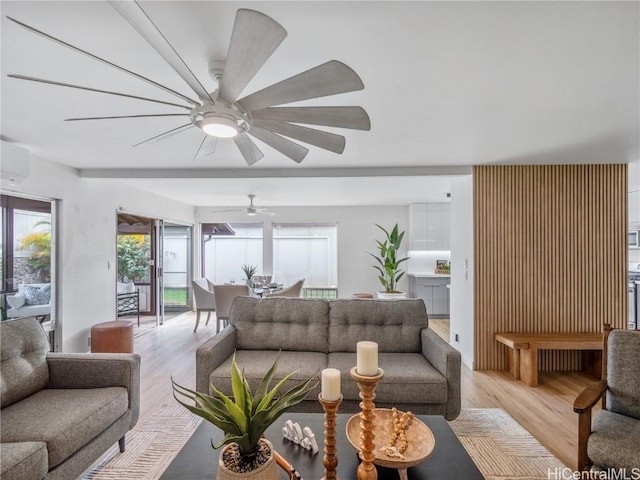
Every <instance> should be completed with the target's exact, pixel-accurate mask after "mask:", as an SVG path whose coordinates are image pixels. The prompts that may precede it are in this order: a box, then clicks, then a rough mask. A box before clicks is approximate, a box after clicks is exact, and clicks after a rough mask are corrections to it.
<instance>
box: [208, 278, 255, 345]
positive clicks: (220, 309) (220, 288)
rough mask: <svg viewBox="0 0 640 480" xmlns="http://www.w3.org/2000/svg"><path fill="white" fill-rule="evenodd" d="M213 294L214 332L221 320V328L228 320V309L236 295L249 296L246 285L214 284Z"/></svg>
mask: <svg viewBox="0 0 640 480" xmlns="http://www.w3.org/2000/svg"><path fill="white" fill-rule="evenodd" d="M213 294H214V296H215V297H216V306H217V308H216V333H218V331H219V330H218V327H219V326H220V320H222V328H224V327H225V326H226V325H227V323H228V322H229V311H230V310H231V304H232V303H233V299H234V298H236V297H243V296H249V286H248V285H214V286H213Z"/></svg>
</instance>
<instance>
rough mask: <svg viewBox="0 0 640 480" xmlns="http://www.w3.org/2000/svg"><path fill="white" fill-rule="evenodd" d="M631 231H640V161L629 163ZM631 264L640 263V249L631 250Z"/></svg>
mask: <svg viewBox="0 0 640 480" xmlns="http://www.w3.org/2000/svg"><path fill="white" fill-rule="evenodd" d="M627 180H628V182H629V205H628V209H629V229H639V228H640V223H638V218H640V159H638V160H636V161H635V162H630V163H629V171H628V176H627ZM629 263H640V249H629Z"/></svg>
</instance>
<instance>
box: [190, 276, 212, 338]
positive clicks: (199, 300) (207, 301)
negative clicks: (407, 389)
mask: <svg viewBox="0 0 640 480" xmlns="http://www.w3.org/2000/svg"><path fill="white" fill-rule="evenodd" d="M191 285H192V287H193V298H194V300H195V302H196V312H197V314H196V326H195V328H194V329H193V331H194V332H195V331H196V330H197V329H198V325H200V313H201V312H207V322H206V323H205V325H209V319H210V318H211V312H213V311H215V309H216V297H215V296H214V294H213V292H211V291H209V288H208V285H207V279H206V278H201V279H199V280H192V281H191Z"/></svg>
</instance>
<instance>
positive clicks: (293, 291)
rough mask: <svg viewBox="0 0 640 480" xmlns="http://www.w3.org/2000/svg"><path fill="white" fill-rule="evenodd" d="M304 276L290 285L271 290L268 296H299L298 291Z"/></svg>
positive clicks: (302, 283)
mask: <svg viewBox="0 0 640 480" xmlns="http://www.w3.org/2000/svg"><path fill="white" fill-rule="evenodd" d="M304 280H305V279H304V278H303V279H302V280H298V281H297V282H296V283H294V284H293V285H291V286H290V287H287V288H284V289H282V290H279V291H276V292H273V293H272V294H271V295H269V296H270V297H294V298H299V297H300V293H301V292H302V285H304Z"/></svg>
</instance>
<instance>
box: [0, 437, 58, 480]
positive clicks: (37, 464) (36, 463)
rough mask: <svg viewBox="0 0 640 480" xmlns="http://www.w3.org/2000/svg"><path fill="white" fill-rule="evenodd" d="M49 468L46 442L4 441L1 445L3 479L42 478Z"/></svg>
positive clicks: (26, 479) (0, 458)
mask: <svg viewBox="0 0 640 480" xmlns="http://www.w3.org/2000/svg"><path fill="white" fill-rule="evenodd" d="M48 470H49V467H48V464H47V446H46V444H45V443H43V442H19V443H3V444H2V445H1V446H0V478H2V480H40V479H42V478H44V476H45V475H46V474H47V471H48Z"/></svg>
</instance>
